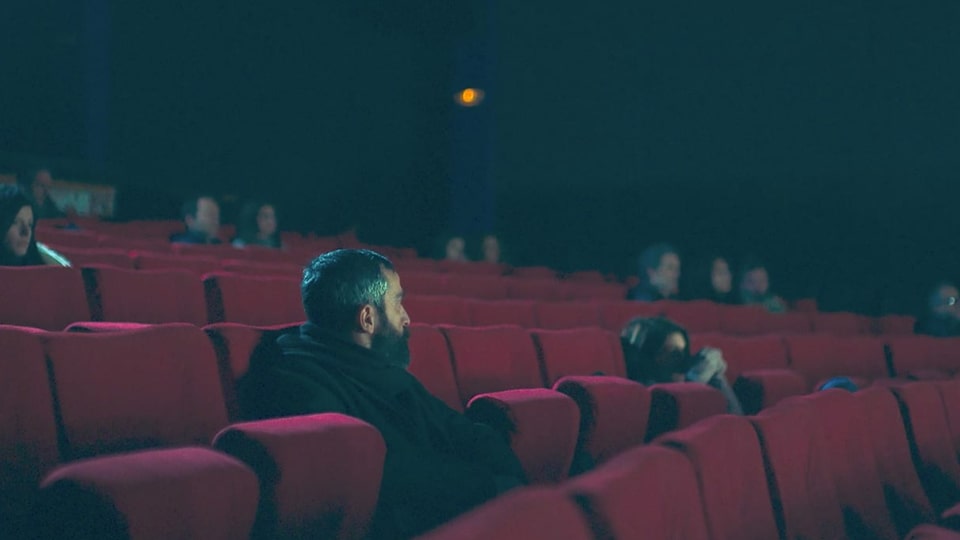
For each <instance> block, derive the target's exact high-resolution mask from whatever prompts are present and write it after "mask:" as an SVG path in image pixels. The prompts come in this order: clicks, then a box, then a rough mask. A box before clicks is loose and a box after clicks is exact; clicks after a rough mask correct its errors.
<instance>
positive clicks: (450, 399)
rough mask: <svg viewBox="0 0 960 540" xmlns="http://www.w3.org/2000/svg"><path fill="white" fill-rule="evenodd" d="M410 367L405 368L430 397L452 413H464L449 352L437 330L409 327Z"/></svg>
mask: <svg viewBox="0 0 960 540" xmlns="http://www.w3.org/2000/svg"><path fill="white" fill-rule="evenodd" d="M409 347H410V366H409V367H408V368H407V369H408V370H409V371H410V373H412V374H413V376H414V377H416V378H417V380H419V381H420V384H422V385H423V386H424V388H426V389H427V391H429V392H430V393H431V394H433V395H434V396H436V397H438V398H440V399H441V400H442V401H443V402H444V403H446V404H447V406H449V407H450V408H451V409H453V410H455V411H459V412H463V403H461V402H460V391H459V390H458V389H457V379H456V377H454V375H453V365H452V363H451V362H450V348H449V347H448V346H447V340H446V338H445V337H443V333H442V332H440V330H438V329H436V328H434V327H432V326H428V325H425V324H411V325H410V341H409Z"/></svg>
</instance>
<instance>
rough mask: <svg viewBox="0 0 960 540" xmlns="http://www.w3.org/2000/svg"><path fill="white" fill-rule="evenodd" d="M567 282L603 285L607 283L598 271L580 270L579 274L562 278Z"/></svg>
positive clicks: (575, 273) (574, 273)
mask: <svg viewBox="0 0 960 540" xmlns="http://www.w3.org/2000/svg"><path fill="white" fill-rule="evenodd" d="M564 279H566V280H568V281H580V282H588V283H605V282H606V281H607V278H606V276H604V275H603V273H602V272H600V271H599V270H581V271H579V272H573V273H571V274H568V275H567V276H565V277H564Z"/></svg>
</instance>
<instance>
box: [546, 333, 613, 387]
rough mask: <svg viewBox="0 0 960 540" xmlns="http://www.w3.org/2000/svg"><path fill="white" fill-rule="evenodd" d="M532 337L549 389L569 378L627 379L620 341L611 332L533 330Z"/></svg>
mask: <svg viewBox="0 0 960 540" xmlns="http://www.w3.org/2000/svg"><path fill="white" fill-rule="evenodd" d="M530 335H531V337H533V341H534V343H535V344H536V346H537V351H538V353H539V356H540V361H541V364H542V366H543V372H544V374H545V376H546V382H547V385H548V386H552V385H553V383H555V382H556V381H557V380H559V379H560V378H561V377H564V376H566V375H614V376H617V377H626V375H627V373H626V365H625V364H624V360H623V349H621V347H620V338H619V336H617V334H614V333H613V332H610V331H609V330H604V329H602V328H573V329H569V330H533V331H531V332H530Z"/></svg>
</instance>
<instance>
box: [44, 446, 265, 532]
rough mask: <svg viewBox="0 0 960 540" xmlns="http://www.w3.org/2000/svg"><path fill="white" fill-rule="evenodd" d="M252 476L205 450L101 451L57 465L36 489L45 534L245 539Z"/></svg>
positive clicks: (252, 512) (253, 492)
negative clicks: (95, 455)
mask: <svg viewBox="0 0 960 540" xmlns="http://www.w3.org/2000/svg"><path fill="white" fill-rule="evenodd" d="M258 494H259V489H258V487H257V477H256V476H255V475H254V474H253V472H252V471H251V470H250V469H249V468H248V467H247V466H246V465H244V464H243V463H240V462H239V461H237V460H235V459H233V458H231V457H229V456H226V455H223V454H221V453H219V452H214V451H212V450H209V449H206V448H196V447H188V448H176V449H169V450H153V451H147V452H136V453H131V454H124V455H117V456H106V457H100V458H96V459H91V460H86V461H82V462H78V463H71V464H68V465H64V466H63V467H60V468H59V469H57V470H55V471H54V472H53V473H51V474H50V476H48V477H47V478H46V480H44V482H43V485H42V486H41V488H40V500H41V504H40V508H41V511H40V515H41V519H42V520H43V523H44V527H43V528H44V529H45V530H44V532H43V535H44V537H46V538H77V539H84V540H94V539H102V538H108V539H120V538H129V539H131V540H132V539H148V538H158V539H159V538H209V539H211V540H233V539H235V538H249V536H250V533H251V531H252V529H253V524H254V519H255V516H256V512H257V499H258Z"/></svg>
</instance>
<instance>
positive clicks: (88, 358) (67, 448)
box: [45, 324, 227, 460]
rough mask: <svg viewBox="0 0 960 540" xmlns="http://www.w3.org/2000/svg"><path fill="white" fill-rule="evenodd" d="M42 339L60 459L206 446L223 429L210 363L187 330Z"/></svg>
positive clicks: (208, 350)
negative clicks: (58, 427) (55, 419)
mask: <svg viewBox="0 0 960 540" xmlns="http://www.w3.org/2000/svg"><path fill="white" fill-rule="evenodd" d="M45 340H46V352H47V358H48V365H49V369H50V377H51V379H52V380H53V381H54V383H53V384H54V386H53V390H54V400H55V401H54V403H56V406H57V407H56V410H57V412H58V415H59V418H60V422H61V426H60V428H61V432H60V436H61V444H62V447H61V453H62V454H63V457H64V459H67V460H73V459H78V458H83V457H89V456H94V455H98V454H105V453H111V452H119V451H126V450H135V449H139V448H149V447H157V446H172V445H186V444H199V443H207V442H209V441H210V439H211V438H212V436H213V435H214V434H215V433H216V432H217V431H218V430H219V429H221V428H222V427H223V426H224V425H225V424H226V423H227V412H226V406H225V404H224V399H223V393H222V391H221V388H220V377H219V374H218V371H217V358H216V355H215V354H214V350H213V347H212V345H211V344H210V340H209V339H207V336H206V334H204V333H203V331H202V330H200V329H199V328H197V327H195V326H192V325H188V324H168V325H157V326H152V327H147V328H143V329H138V330H129V331H125V332H109V333H98V334H82V333H58V334H48V335H47V336H45Z"/></svg>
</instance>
